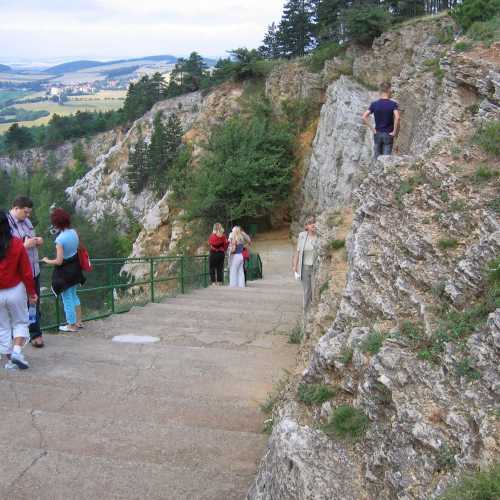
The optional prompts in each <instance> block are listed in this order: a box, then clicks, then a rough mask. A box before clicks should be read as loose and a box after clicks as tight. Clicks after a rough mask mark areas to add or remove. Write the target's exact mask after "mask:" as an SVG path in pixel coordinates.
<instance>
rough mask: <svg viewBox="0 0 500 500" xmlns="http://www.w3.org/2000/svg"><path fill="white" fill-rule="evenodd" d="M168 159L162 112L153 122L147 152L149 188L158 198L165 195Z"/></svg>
mask: <svg viewBox="0 0 500 500" xmlns="http://www.w3.org/2000/svg"><path fill="white" fill-rule="evenodd" d="M167 158H168V155H167V144H166V131H165V125H163V121H162V117H161V112H158V113H157V114H156V116H155V118H154V121H153V133H152V134H151V142H150V143H149V147H148V152H147V172H148V180H149V187H150V188H151V190H152V191H153V192H154V193H155V194H156V195H157V196H163V195H164V194H165V192H164V189H165V177H166V165H167Z"/></svg>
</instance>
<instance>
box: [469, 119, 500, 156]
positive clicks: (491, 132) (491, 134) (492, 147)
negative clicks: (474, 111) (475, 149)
mask: <svg viewBox="0 0 500 500" xmlns="http://www.w3.org/2000/svg"><path fill="white" fill-rule="evenodd" d="M473 141H474V142H475V143H476V144H477V145H478V146H479V147H480V148H481V149H482V150H483V151H485V152H486V153H490V154H492V155H495V156H500V120H494V121H489V122H486V123H483V125H482V126H481V127H480V128H479V130H477V132H476V133H475V134H474V138H473Z"/></svg>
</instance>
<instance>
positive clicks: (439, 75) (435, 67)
mask: <svg viewBox="0 0 500 500" xmlns="http://www.w3.org/2000/svg"><path fill="white" fill-rule="evenodd" d="M439 61H440V59H439V57H435V58H433V59H427V60H426V61H424V63H423V64H424V66H425V68H427V69H428V70H429V71H432V74H433V75H434V76H435V77H436V79H437V80H438V81H439V82H440V81H441V80H442V79H443V77H444V71H443V69H442V68H441V66H440V65H439Z"/></svg>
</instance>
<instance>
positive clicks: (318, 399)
mask: <svg viewBox="0 0 500 500" xmlns="http://www.w3.org/2000/svg"><path fill="white" fill-rule="evenodd" d="M336 394H337V389H336V388H334V387H329V386H328V385H324V384H300V385H299V389H298V393H297V396H298V398H299V401H302V402H303V403H305V404H306V405H308V406H312V405H320V404H322V403H324V402H325V401H328V400H329V399H332V398H334V397H335V396H336Z"/></svg>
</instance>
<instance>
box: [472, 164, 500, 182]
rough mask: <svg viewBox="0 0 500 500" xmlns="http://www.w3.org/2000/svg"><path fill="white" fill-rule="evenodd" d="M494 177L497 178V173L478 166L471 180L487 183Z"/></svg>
mask: <svg viewBox="0 0 500 500" xmlns="http://www.w3.org/2000/svg"><path fill="white" fill-rule="evenodd" d="M495 177H498V172H497V171H495V170H492V169H491V168H490V167H489V166H488V165H479V167H477V169H476V171H475V172H474V176H473V179H474V181H475V182H488V181H490V180H491V179H494V178H495Z"/></svg>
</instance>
